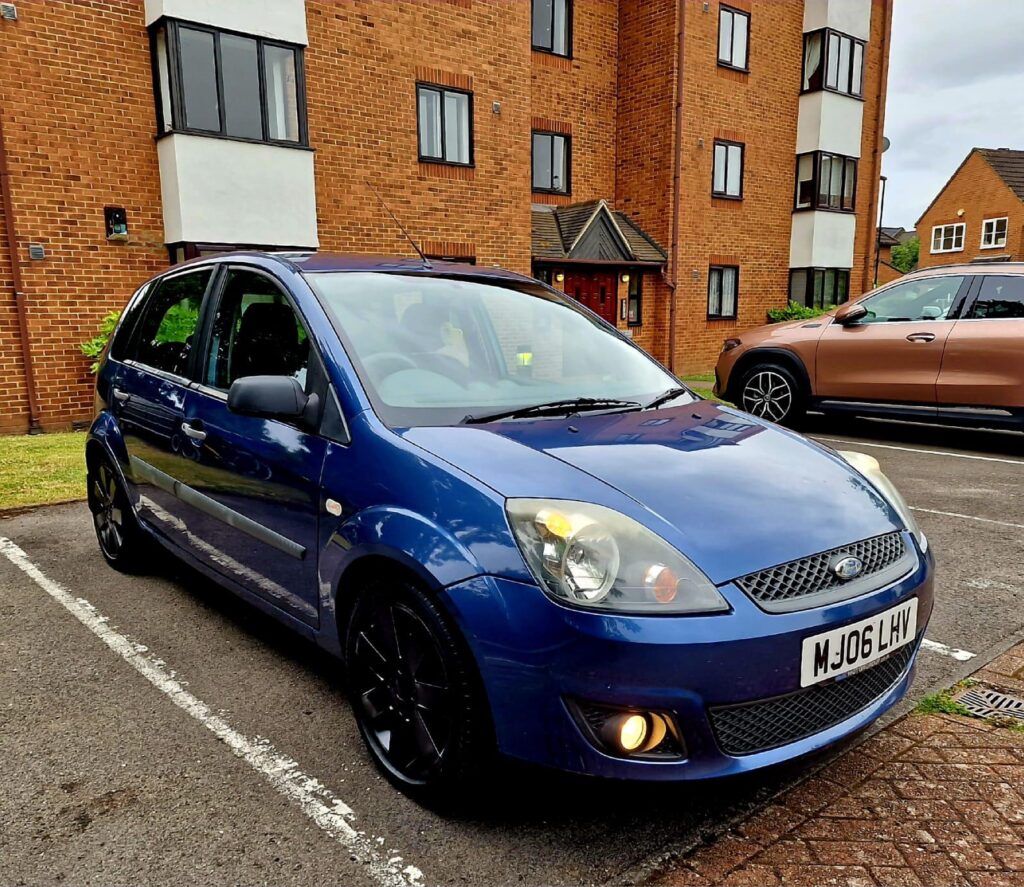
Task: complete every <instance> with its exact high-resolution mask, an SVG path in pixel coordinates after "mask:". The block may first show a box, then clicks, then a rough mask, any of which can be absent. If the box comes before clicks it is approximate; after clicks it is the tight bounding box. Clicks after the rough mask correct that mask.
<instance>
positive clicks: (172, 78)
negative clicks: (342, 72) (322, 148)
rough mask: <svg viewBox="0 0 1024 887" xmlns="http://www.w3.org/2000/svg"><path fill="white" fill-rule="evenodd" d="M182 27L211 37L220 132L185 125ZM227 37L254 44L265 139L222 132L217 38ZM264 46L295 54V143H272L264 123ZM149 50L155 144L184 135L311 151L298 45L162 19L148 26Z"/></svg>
mask: <svg viewBox="0 0 1024 887" xmlns="http://www.w3.org/2000/svg"><path fill="white" fill-rule="evenodd" d="M180 26H184V27H186V28H192V29H194V30H197V31H206V32H207V33H209V34H212V35H213V51H214V58H215V60H216V62H215V64H216V72H215V73H216V77H217V109H218V114H219V118H220V130H219V131H218V132H212V131H211V130H207V129H196V128H194V127H189V126H186V125H185V119H184V118H185V96H184V92H183V90H182V72H181V53H180V52H179V51H178V28H179V27H180ZM161 29H164V32H165V35H166V36H165V46H166V51H167V80H168V88H169V90H170V96H169V98H170V107H171V121H170V126H168V125H167V123H168V121H166V120H165V119H164V103H163V90H162V89H161V85H160V62H159V57H158V53H157V33H158V32H159V31H160V30H161ZM221 34H229V35H232V36H235V37H245V38H246V39H249V40H255V41H256V60H257V62H256V63H257V67H258V69H259V70H258V73H259V80H260V120H261V123H262V126H263V134H264V138H259V139H255V138H249V137H247V136H237V135H231V134H229V133H227V132H225V129H224V127H225V123H224V113H225V110H224V78H223V75H222V68H221V59H220V52H221V51H220V35H221ZM267 46H276V47H279V48H281V49H289V50H294V52H295V92H296V95H295V103H296V111H297V115H298V123H299V139H298V141H294V142H293V141H289V140H288V139H272V138H270V137H269V123H268V119H267V83H266V70H265V67H264V60H263V53H264V48H265V47H267ZM149 47H150V57H151V68H152V74H153V95H154V98H155V99H156V123H157V134H156V138H157V140H159V139H162V138H166V137H167V136H170V135H174V134H176V133H184V134H185V135H196V136H203V137H204V138H213V139H227V140H228V141H234V142H246V143H248V144H257V145H277V146H279V147H282V148H298V149H300V150H304V151H311V150H313V149H312V148H310V146H309V125H308V118H307V114H306V62H305V49H306V47H305V46H303V45H302V44H300V43H289V42H287V41H285V40H276V39H273V38H271V37H262V36H260V35H258V34H247V33H245V32H244V31H235V30H232V29H231V28H221V27H217V26H214V25H208V24H204V23H202V22H194V21H191V20H189V19H181V18H172V17H170V16H162V17H161V18H159V19H157V20H156V21H155V22H153V24H151V25H150V26H149Z"/></svg>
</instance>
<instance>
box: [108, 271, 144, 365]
mask: <svg viewBox="0 0 1024 887" xmlns="http://www.w3.org/2000/svg"><path fill="white" fill-rule="evenodd" d="M148 288H149V284H146V285H145V286H143V287H142V288H141V289H140V290H139V291H138V292H137V293H136V294H135V296H134V297H133V298H132V299H131V301H130V302H129V303H128V307H127V308H125V311H124V316H123V317H122V318H121V322H120V324H119V325H118V328H117V332H116V333H115V334H114V339H113V341H112V342H111V343H110V356H111V357H112V358H113V359H114V360H130V359H131V358H132V357H134V355H133V354H132V349H131V346H130V342H131V340H132V332H133V331H134V329H135V325H136V324H137V323H138V321H139V316H140V315H141V314H142V309H143V307H144V306H145V304H146V290H147V289H148Z"/></svg>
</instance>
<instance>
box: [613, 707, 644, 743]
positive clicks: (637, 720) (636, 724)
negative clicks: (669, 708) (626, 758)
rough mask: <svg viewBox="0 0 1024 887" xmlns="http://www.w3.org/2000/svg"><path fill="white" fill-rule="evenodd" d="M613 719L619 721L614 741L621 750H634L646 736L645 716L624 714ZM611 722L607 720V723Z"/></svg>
mask: <svg viewBox="0 0 1024 887" xmlns="http://www.w3.org/2000/svg"><path fill="white" fill-rule="evenodd" d="M614 720H616V721H618V722H619V728H618V734H619V735H618V736H617V737H616V741H617V742H618V743H619V747H620V748H621V749H622V750H623V751H636V750H637V749H638V748H640V746H642V745H643V744H644V740H645V739H646V738H647V718H645V717H644V716H643V715H626V716H625V717H624V718H623V717H620V718H615V719H614ZM612 723H613V722H612V721H609V725H610V724H612Z"/></svg>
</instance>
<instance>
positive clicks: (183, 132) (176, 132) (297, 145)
mask: <svg viewBox="0 0 1024 887" xmlns="http://www.w3.org/2000/svg"><path fill="white" fill-rule="evenodd" d="M170 136H198V137H199V138H202V139H221V140H222V141H227V142H243V143H245V144H246V145H269V146H270V147H272V148H291V149H293V150H299V151H315V150H316V148H311V147H310V146H309V145H306V144H303V143H301V142H280V141H274V140H267V139H247V138H243V137H242V136H229V135H224V134H223V133H220V132H207V131H206V130H202V129H168V130H167V131H166V132H158V133H157V134H156V135H155V136H153V140H154V141H157V142H159V141H162V140H163V139H166V138H169V137H170Z"/></svg>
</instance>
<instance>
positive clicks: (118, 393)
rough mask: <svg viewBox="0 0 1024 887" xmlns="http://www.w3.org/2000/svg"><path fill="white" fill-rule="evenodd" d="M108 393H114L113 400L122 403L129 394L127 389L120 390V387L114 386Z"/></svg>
mask: <svg viewBox="0 0 1024 887" xmlns="http://www.w3.org/2000/svg"><path fill="white" fill-rule="evenodd" d="M110 393H111V394H113V395H114V400H116V401H117V402H118V403H124V402H125V401H126V400H128V398H129V397H130V396H131V395H130V394H128V392H127V391H122V390H121V389H120V388H114V389H112V390H111V392H110Z"/></svg>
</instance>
